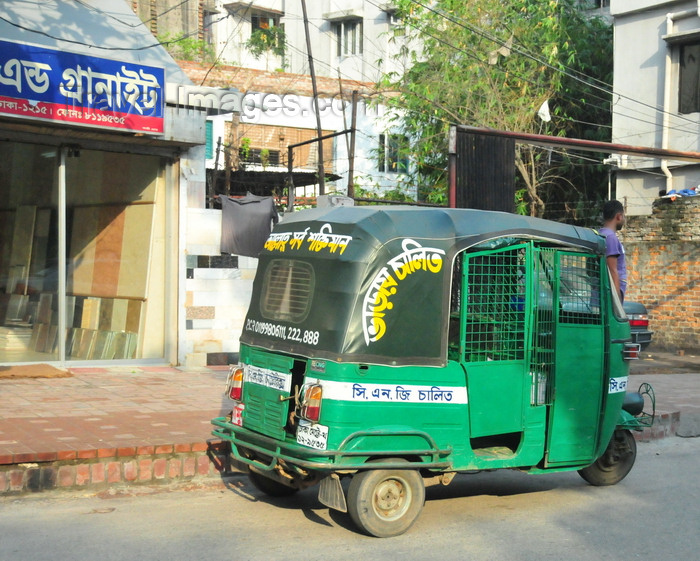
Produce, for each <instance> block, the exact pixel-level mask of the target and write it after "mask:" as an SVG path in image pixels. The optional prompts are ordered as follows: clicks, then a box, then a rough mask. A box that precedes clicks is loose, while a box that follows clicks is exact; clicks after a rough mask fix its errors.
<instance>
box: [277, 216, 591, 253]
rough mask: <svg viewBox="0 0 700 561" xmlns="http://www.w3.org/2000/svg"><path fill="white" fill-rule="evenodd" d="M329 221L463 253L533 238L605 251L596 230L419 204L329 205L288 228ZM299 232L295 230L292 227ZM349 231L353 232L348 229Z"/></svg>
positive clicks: (288, 221) (382, 238)
mask: <svg viewBox="0 0 700 561" xmlns="http://www.w3.org/2000/svg"><path fill="white" fill-rule="evenodd" d="M300 222H328V223H332V224H337V225H339V226H340V225H347V226H348V227H350V230H356V231H358V232H364V233H365V235H367V234H369V235H370V236H371V237H373V238H374V239H375V240H376V241H377V242H379V244H380V245H383V244H385V243H388V242H390V241H391V240H393V239H396V238H421V239H443V240H454V248H455V249H463V248H464V247H469V246H471V245H476V244H478V243H482V242H483V241H487V240H495V239H499V238H520V239H522V238H531V239H539V240H546V241H550V242H553V243H555V244H561V245H571V246H575V247H578V248H583V249H587V250H589V251H593V252H596V253H600V252H602V251H603V250H604V243H603V240H602V238H601V236H600V235H599V234H598V233H597V232H596V231H595V230H593V229H591V228H583V227H580V226H572V225H570V224H563V223H560V222H553V221H551V220H543V219H541V218H533V217H529V216H521V215H518V214H512V213H508V212H497V211H486V210H477V209H455V208H434V207H416V206H365V207H348V206H345V207H344V206H337V207H325V208H315V209H308V210H303V211H299V212H294V213H291V214H287V215H286V216H285V218H284V220H283V222H282V224H283V225H288V226H292V225H296V224H298V223H300ZM290 229H295V228H290ZM348 233H350V234H351V233H352V232H351V231H348Z"/></svg>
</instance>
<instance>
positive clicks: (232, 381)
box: [228, 367, 243, 401]
mask: <svg viewBox="0 0 700 561" xmlns="http://www.w3.org/2000/svg"><path fill="white" fill-rule="evenodd" d="M228 396H229V397H230V398H231V399H233V400H234V401H241V398H242V397H243V368H240V367H238V368H235V369H233V370H232V371H231V374H230V375H229V382H228Z"/></svg>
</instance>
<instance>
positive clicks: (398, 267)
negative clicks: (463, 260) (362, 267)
mask: <svg viewBox="0 0 700 561" xmlns="http://www.w3.org/2000/svg"><path fill="white" fill-rule="evenodd" d="M401 245H402V249H403V252H402V253H401V254H399V255H397V256H396V257H394V258H393V259H390V260H389V261H388V262H387V265H386V266H385V267H382V269H381V270H380V271H379V273H377V275H376V276H375V277H374V279H373V280H372V284H371V285H370V287H369V290H367V292H366V293H365V297H364V300H363V306H362V316H363V321H362V329H363V332H364V336H365V343H366V344H367V345H369V344H370V343H374V342H376V341H379V340H380V339H381V338H382V337H384V335H385V334H386V331H387V326H386V322H385V321H384V317H385V315H386V311H388V310H391V309H392V308H393V307H394V304H393V303H392V302H391V301H390V298H391V297H392V296H394V295H395V294H396V293H397V291H398V286H399V282H400V281H402V280H404V279H406V278H407V277H408V275H411V274H413V273H415V272H416V271H426V272H429V273H439V272H440V271H441V270H442V265H443V261H444V256H445V252H444V250H442V249H438V248H435V247H423V246H422V245H420V244H419V243H418V242H417V241H415V240H412V239H405V240H403V242H402V244H401Z"/></svg>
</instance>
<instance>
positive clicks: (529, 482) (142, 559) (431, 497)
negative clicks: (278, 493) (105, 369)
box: [0, 438, 700, 561]
mask: <svg viewBox="0 0 700 561" xmlns="http://www.w3.org/2000/svg"><path fill="white" fill-rule="evenodd" d="M699 458H700V439H698V438H695V439H682V438H668V439H665V440H661V441H657V442H652V443H643V444H640V445H639V452H638V457H637V463H636V465H635V467H634V469H633V470H632V472H631V473H630V475H629V476H628V477H627V478H626V479H625V480H624V481H622V482H621V483H619V484H618V485H616V486H614V487H605V488H595V487H591V486H589V485H587V484H586V483H585V482H584V481H583V480H582V479H581V478H580V477H579V476H578V475H577V474H576V473H559V474H547V475H525V474H521V473H518V472H513V471H498V472H490V473H482V474H476V475H462V476H458V477H457V478H455V480H454V481H453V483H452V484H451V485H449V486H447V487H442V486H439V485H435V486H431V487H429V488H428V489H427V494H426V495H427V500H426V504H425V507H424V509H423V512H422V514H421V516H420V518H419V519H418V521H417V522H416V524H415V525H414V526H413V528H411V529H410V530H409V531H408V533H406V534H404V535H402V536H398V537H396V538H390V539H378V538H370V537H366V536H363V535H360V534H358V533H357V532H356V531H355V530H354V528H353V527H352V524H351V522H350V520H349V518H348V517H347V516H346V515H345V514H341V513H338V512H334V511H329V510H328V509H327V508H325V507H323V506H322V505H321V504H319V503H318V502H317V500H316V490H315V489H308V490H306V491H304V492H302V493H299V494H297V495H296V496H295V497H292V498H290V499H285V500H271V499H268V498H266V497H264V496H262V495H261V494H260V493H259V492H258V491H256V490H255V489H254V488H252V487H251V486H250V485H249V484H248V482H247V480H246V479H245V478H234V479H233V480H232V481H231V483H230V485H229V487H228V488H224V487H222V486H209V487H203V488H202V487H200V488H197V487H191V488H183V487H179V488H141V489H139V490H134V489H130V490H128V491H125V492H124V494H121V493H116V494H110V493H109V492H104V493H102V494H100V495H89V496H81V495H79V494H64V493H52V494H51V495H41V496H38V495H37V496H25V497H22V498H14V499H13V498H7V497H6V498H1V499H0V559H3V560H5V559H6V560H20V561H38V560H42V561H45V560H47V559H51V560H52V561H61V560H76V559H100V560H101V561H111V560H133V559H138V560H139V561H149V560H159V561H160V560H165V559H167V560H168V561H178V560H185V559H187V560H192V559H209V560H213V561H216V560H234V561H244V560H258V559H285V560H295V559H299V560H303V561H310V560H316V559H324V560H344V559H352V560H354V561H357V560H358V559H398V558H400V559H402V560H421V561H425V560H426V559H441V560H451V559H455V560H457V559H459V560H492V559H493V560H499V561H504V560H507V561H530V560H533V561H535V560H536V561H542V560H547V559H551V560H557V561H560V560H563V559H566V560H567V561H576V560H585V561H589V560H601V561H603V560H615V561H618V560H620V559H623V560H625V561H627V560H633V559H634V560H637V559H650V560H651V559H653V560H658V559H697V556H698V553H697V552H698V551H700V533H699V532H698V531H697V529H698V527H699V525H700V486H698V485H697V464H698V459H699Z"/></svg>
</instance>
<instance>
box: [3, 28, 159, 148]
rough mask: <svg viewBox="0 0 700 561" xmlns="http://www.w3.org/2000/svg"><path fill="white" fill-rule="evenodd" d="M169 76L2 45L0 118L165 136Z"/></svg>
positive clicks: (154, 70) (107, 61)
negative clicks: (5, 116) (165, 110)
mask: <svg viewBox="0 0 700 561" xmlns="http://www.w3.org/2000/svg"><path fill="white" fill-rule="evenodd" d="M164 92H165V70H164V69H163V68H157V67H153V66H145V65H142V64H134V63H131V62H122V61H116V60H110V59H106V58H98V57H93V56H85V55H80V54H76V53H69V52H65V51H58V50H54V49H48V48H46V47H38V46H33V45H26V44H22V43H11V42H7V41H0V114H4V115H12V116H16V117H25V118H32V119H41V120H49V121H62V122H66V123H71V124H78V125H85V126H90V127H100V128H109V129H118V130H122V131H132V132H139V133H150V134H162V133H163V106H164V103H163V97H164Z"/></svg>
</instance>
